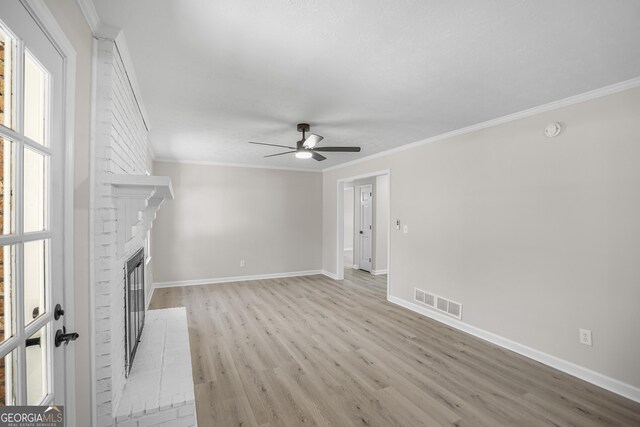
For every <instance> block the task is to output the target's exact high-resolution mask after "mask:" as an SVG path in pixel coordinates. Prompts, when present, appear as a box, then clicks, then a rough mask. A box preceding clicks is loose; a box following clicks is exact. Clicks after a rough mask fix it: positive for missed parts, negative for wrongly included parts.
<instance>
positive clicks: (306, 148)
mask: <svg viewBox="0 0 640 427" xmlns="http://www.w3.org/2000/svg"><path fill="white" fill-rule="evenodd" d="M310 128H311V127H310V126H309V124H308V123H298V132H302V139H301V140H300V141H298V142H297V143H296V146H295V147H290V146H288V145H278V144H266V143H264V142H253V141H249V144H258V145H269V146H271V147H282V148H289V149H291V150H292V151H285V152H282V153H277V154H270V155H268V156H264V157H275V156H282V155H283V154H290V153H295V156H296V157H297V158H298V159H309V158H311V157H313V158H314V159H315V160H317V161H319V162H321V161H323V160H325V159H326V157H325V156H323V155H322V154H320V153H318V151H324V152H334V153H359V152H360V147H316V145H317V144H318V143H319V142H320V141H322V140H323V139H324V138H323V137H322V136H320V135H316V134H314V133H312V134H311V135H309V136H307V135H306V133H307V132H309V129H310Z"/></svg>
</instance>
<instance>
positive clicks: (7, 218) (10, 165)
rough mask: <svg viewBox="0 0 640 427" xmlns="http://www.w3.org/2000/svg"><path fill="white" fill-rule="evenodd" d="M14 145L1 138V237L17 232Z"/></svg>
mask: <svg viewBox="0 0 640 427" xmlns="http://www.w3.org/2000/svg"><path fill="white" fill-rule="evenodd" d="M14 146H15V145H14V143H13V141H10V140H8V139H5V138H2V137H0V235H2V234H12V233H14V232H15V227H14V224H15V212H14V208H15V203H14V199H13V197H14V194H15V191H14V190H15V187H14V185H15V182H16V181H15V161H14V159H15V158H14V155H15V150H14Z"/></svg>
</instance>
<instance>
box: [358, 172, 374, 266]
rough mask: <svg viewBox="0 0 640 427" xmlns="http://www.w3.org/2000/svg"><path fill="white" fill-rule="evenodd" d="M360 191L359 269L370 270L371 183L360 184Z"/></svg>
mask: <svg viewBox="0 0 640 427" xmlns="http://www.w3.org/2000/svg"><path fill="white" fill-rule="evenodd" d="M358 188H359V193H360V230H359V232H358V233H359V234H358V236H359V239H358V241H359V242H360V244H359V249H360V251H359V260H358V268H360V270H365V271H371V257H372V255H371V254H372V250H371V249H372V238H371V237H372V233H373V229H372V227H373V190H372V188H373V187H372V185H371V184H368V185H362V186H360V187H358Z"/></svg>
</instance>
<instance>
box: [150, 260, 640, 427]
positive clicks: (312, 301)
mask: <svg viewBox="0 0 640 427" xmlns="http://www.w3.org/2000/svg"><path fill="white" fill-rule="evenodd" d="M180 306H184V307H186V308H187V312H188V318H189V339H190V343H191V357H192V363H193V379H194V384H195V394H196V406H197V415H198V425H199V426H200V427H207V426H216V427H217V426H224V427H226V426H271V427H275V426H302V425H323V426H328V425H329V426H350V425H359V426H385V427H387V426H396V425H397V426H420V425H427V426H438V425H456V426H500V425H508V426H569V425H572V426H608V425H612V426H613V425H625V426H640V404H638V403H635V402H632V401H630V400H627V399H624V398H622V397H620V396H617V395H615V394H613V393H610V392H607V391H605V390H602V389H600V388H598V387H595V386H593V385H590V384H588V383H586V382H584V381H581V380H578V379H575V378H573V377H570V376H569V375H566V374H563V373H562V372H559V371H556V370H554V369H551V368H549V367H547V366H544V365H542V364H539V363H537V362H534V361H532V360H530V359H527V358H525V357H522V356H520V355H518V354H515V353H512V352H510V351H507V350H504V349H502V348H499V347H497V346H494V345H492V344H489V343H487V342H484V341H482V340H479V339H476V338H474V337H472V336H470V335H467V334H465V333H463V332H459V331H456V330H454V329H451V328H449V327H447V326H445V325H443V324H440V323H438V322H436V321H434V320H431V319H428V318H426V317H423V316H420V315H418V314H415V313H413V312H411V311H408V310H406V309H404V308H401V307H399V306H396V305H394V304H391V303H389V302H387V301H386V276H371V275H370V274H367V273H364V272H362V271H357V270H351V269H347V270H346V271H345V280H344V281H342V282H337V281H334V280H331V279H329V278H327V277H324V276H307V277H296V278H286V279H271V280H257V281H251V282H236V283H228V284H215V285H205V286H191V287H182V288H167V289H158V290H156V292H155V294H154V296H153V300H152V302H151V308H152V309H155V308H167V307H180ZM143 338H144V335H143Z"/></svg>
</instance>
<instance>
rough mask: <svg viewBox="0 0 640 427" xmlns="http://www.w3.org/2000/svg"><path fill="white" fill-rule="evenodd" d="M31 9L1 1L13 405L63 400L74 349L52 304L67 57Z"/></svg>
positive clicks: (7, 349) (59, 235) (60, 297)
mask: <svg viewBox="0 0 640 427" xmlns="http://www.w3.org/2000/svg"><path fill="white" fill-rule="evenodd" d="M32 12H33V10H30V11H27V9H26V8H25V6H24V5H23V4H21V3H19V2H2V4H1V5H0V20H1V25H2V30H3V32H4V34H5V40H4V45H5V46H4V47H5V55H6V56H5V59H6V61H5V64H4V65H5V68H4V73H5V76H7V80H5V81H6V82H8V83H7V84H10V85H11V86H10V87H11V92H10V93H11V94H12V96H11V98H12V99H11V102H7V96H6V95H7V93H9V92H7V91H6V90H5V92H4V93H5V98H4V101H5V103H4V107H5V108H4V113H6V112H9V113H10V115H11V120H10V121H7V120H4V124H6V125H7V126H0V136H1V137H2V140H3V147H2V148H3V163H4V168H3V170H4V179H3V184H4V206H3V208H4V210H3V222H4V225H5V227H3V233H2V234H3V235H2V236H0V245H1V246H2V247H3V249H2V253H3V261H4V263H3V266H4V267H5V269H4V283H3V284H4V291H5V292H4V296H5V298H4V301H5V307H4V309H5V310H4V313H5V328H4V331H6V332H7V333H6V334H4V335H5V336H4V341H3V342H2V343H1V344H0V357H5V379H6V380H8V381H7V384H6V385H7V387H6V393H5V396H3V398H4V399H5V401H6V403H7V404H18V405H25V404H32V405H33V404H43V405H49V404H57V405H64V404H65V391H66V387H65V353H66V349H65V348H64V347H62V348H59V349H56V348H55V345H54V336H55V333H56V331H57V330H58V329H62V325H63V323H64V316H62V317H61V318H59V319H58V320H56V319H55V318H54V307H55V306H56V304H58V303H60V304H62V305H64V277H65V265H64V259H65V258H64V247H65V241H64V238H65V233H64V227H65V206H64V204H63V203H64V200H65V196H68V195H67V194H66V192H65V184H66V181H65V175H64V161H65V138H64V136H65V135H64V133H65V114H64V113H65V105H64V99H65V96H64V90H65V87H64V75H65V63H64V59H63V57H62V56H61V54H60V52H58V50H57V48H56V47H54V45H53V44H52V43H51V41H50V40H49V37H48V35H47V34H45V33H44V32H43V30H42V29H41V28H40V26H39V24H38V23H36V21H35V20H34V18H33V17H32V16H31V14H30V13H32ZM6 87H7V86H6V85H5V88H3V89H6ZM5 118H6V115H5ZM7 184H8V186H7ZM7 208H9V209H7ZM69 232H70V230H69ZM7 321H8V322H7ZM9 335H11V336H9Z"/></svg>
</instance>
